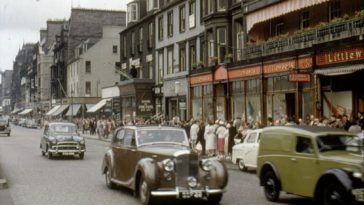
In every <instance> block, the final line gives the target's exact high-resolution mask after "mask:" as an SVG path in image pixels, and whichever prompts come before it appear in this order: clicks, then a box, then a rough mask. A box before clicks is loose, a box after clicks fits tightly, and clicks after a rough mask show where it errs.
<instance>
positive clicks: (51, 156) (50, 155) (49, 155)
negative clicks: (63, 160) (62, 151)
mask: <svg viewBox="0 0 364 205" xmlns="http://www.w3.org/2000/svg"><path fill="white" fill-rule="evenodd" d="M47 157H48V159H52V158H53V155H52V152H49V151H48V146H47Z"/></svg>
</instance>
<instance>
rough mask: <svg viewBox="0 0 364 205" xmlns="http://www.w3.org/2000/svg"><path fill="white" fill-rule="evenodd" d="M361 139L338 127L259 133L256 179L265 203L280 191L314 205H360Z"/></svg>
mask: <svg viewBox="0 0 364 205" xmlns="http://www.w3.org/2000/svg"><path fill="white" fill-rule="evenodd" d="M360 145H361V140H360V139H358V138H357V137H356V136H355V135H353V134H351V133H348V132H345V131H343V130H339V129H333V128H324V127H308V126H307V127H306V126H282V127H280V126H278V127H267V128H264V129H263V132H262V134H261V138H260V147H259V151H258V165H257V175H258V177H259V179H260V185H261V186H263V187H264V193H265V196H266V198H267V199H268V200H269V201H278V200H279V195H280V192H281V191H284V192H286V193H290V194H295V195H300V196H304V197H310V198H313V199H314V200H315V201H317V202H318V204H323V205H332V204H335V205H336V204H345V205H349V204H355V203H363V202H364V182H363V180H364V176H363V175H364V158H363V154H362V149H361V146H360Z"/></svg>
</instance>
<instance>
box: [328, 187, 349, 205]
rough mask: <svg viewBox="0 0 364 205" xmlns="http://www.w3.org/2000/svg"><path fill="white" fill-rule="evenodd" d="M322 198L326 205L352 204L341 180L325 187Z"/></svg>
mask: <svg viewBox="0 0 364 205" xmlns="http://www.w3.org/2000/svg"><path fill="white" fill-rule="evenodd" d="M322 199H323V204H324V205H344V204H351V203H350V197H349V194H348V192H347V191H346V190H345V188H344V187H343V186H342V185H341V184H340V183H339V182H333V183H330V184H328V185H327V186H326V187H324V189H323V198H322Z"/></svg>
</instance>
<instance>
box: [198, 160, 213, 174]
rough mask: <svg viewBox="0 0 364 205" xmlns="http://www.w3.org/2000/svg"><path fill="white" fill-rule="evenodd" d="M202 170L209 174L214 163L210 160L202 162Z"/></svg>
mask: <svg viewBox="0 0 364 205" xmlns="http://www.w3.org/2000/svg"><path fill="white" fill-rule="evenodd" d="M201 168H202V170H204V171H205V172H209V171H211V169H212V162H211V160H209V159H204V160H201Z"/></svg>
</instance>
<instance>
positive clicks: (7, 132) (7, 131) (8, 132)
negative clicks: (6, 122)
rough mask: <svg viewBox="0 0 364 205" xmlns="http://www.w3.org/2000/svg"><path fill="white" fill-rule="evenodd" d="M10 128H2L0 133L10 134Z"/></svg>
mask: <svg viewBox="0 0 364 205" xmlns="http://www.w3.org/2000/svg"><path fill="white" fill-rule="evenodd" d="M10 132H11V130H3V131H0V134H10Z"/></svg>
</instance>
